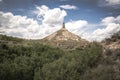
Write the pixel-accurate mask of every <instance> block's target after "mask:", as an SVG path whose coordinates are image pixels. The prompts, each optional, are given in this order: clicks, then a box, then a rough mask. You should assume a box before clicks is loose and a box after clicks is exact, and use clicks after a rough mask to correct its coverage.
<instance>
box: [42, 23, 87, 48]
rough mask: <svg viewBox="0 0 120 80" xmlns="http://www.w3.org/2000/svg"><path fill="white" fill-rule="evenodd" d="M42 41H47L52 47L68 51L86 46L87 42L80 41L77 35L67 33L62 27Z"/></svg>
mask: <svg viewBox="0 0 120 80" xmlns="http://www.w3.org/2000/svg"><path fill="white" fill-rule="evenodd" d="M44 40H45V41H48V42H49V43H51V44H53V45H54V46H58V47H60V48H70V49H72V48H75V47H77V46H85V45H86V44H88V41H86V40H84V39H81V38H80V37H79V36H78V35H75V34H73V33H71V32H69V31H68V30H67V29H66V28H65V26H64V25H63V27H62V28H61V29H60V30H58V31H57V32H55V33H53V34H51V35H49V36H47V37H46V38H44Z"/></svg>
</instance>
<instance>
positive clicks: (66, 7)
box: [59, 5, 77, 9]
mask: <svg viewBox="0 0 120 80" xmlns="http://www.w3.org/2000/svg"><path fill="white" fill-rule="evenodd" d="M59 7H60V8H63V9H77V7H76V6H74V5H60V6H59Z"/></svg>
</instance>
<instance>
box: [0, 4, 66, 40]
mask: <svg viewBox="0 0 120 80" xmlns="http://www.w3.org/2000/svg"><path fill="white" fill-rule="evenodd" d="M36 9H37V10H36V11H34V13H36V14H37V15H39V16H41V17H42V23H41V24H38V22H37V21H36V20H33V19H31V18H27V17H26V16H20V15H13V14H12V13H10V12H9V13H4V12H0V32H1V33H3V34H6V35H11V36H16V37H21V38H27V39H35V38H37V39H38V38H43V37H45V36H47V35H49V34H51V33H53V32H55V31H56V30H58V29H59V28H60V27H61V23H62V22H63V20H64V17H65V16H66V15H67V13H66V12H65V11H64V10H61V9H60V8H54V9H49V8H48V7H47V6H45V5H42V6H40V7H38V6H37V7H36ZM56 19H57V20H56Z"/></svg>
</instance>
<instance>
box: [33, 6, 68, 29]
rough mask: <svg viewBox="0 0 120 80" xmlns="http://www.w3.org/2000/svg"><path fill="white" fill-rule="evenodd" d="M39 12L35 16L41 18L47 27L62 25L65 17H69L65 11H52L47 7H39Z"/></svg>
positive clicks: (56, 9) (58, 9)
mask: <svg viewBox="0 0 120 80" xmlns="http://www.w3.org/2000/svg"><path fill="white" fill-rule="evenodd" d="M36 8H37V10H36V11H34V13H35V14H37V15H38V16H40V17H39V18H43V19H42V23H43V24H45V25H46V26H51V27H54V26H56V25H57V24H61V23H63V21H64V17H65V16H66V15H67V13H66V11H65V10H61V9H60V8H54V9H50V8H48V7H47V6H46V5H42V6H37V7H36Z"/></svg>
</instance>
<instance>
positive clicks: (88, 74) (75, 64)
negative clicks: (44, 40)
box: [0, 37, 120, 80]
mask: <svg viewBox="0 0 120 80" xmlns="http://www.w3.org/2000/svg"><path fill="white" fill-rule="evenodd" d="M9 38H11V39H13V38H12V37H9ZM2 40H4V39H2ZM14 40H16V38H14ZM14 40H13V41H14ZM4 41H6V40H4ZM8 42H9V41H8ZM11 42H12V40H11ZM25 42H27V41H25ZM25 42H24V40H23V42H22V43H21V44H20V45H18V43H19V42H18V43H11V44H9V43H4V42H3V43H0V80H119V79H120V78H119V77H117V76H116V73H115V71H114V68H113V66H112V65H111V64H113V63H112V62H111V60H109V59H106V58H104V57H103V55H102V46H101V45H100V44H98V43H91V44H89V45H88V46H86V47H85V48H84V49H83V48H81V47H79V48H76V50H72V51H63V50H61V49H59V48H53V47H50V46H47V45H42V44H40V43H39V42H34V41H28V42H27V43H26V44H25Z"/></svg>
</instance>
